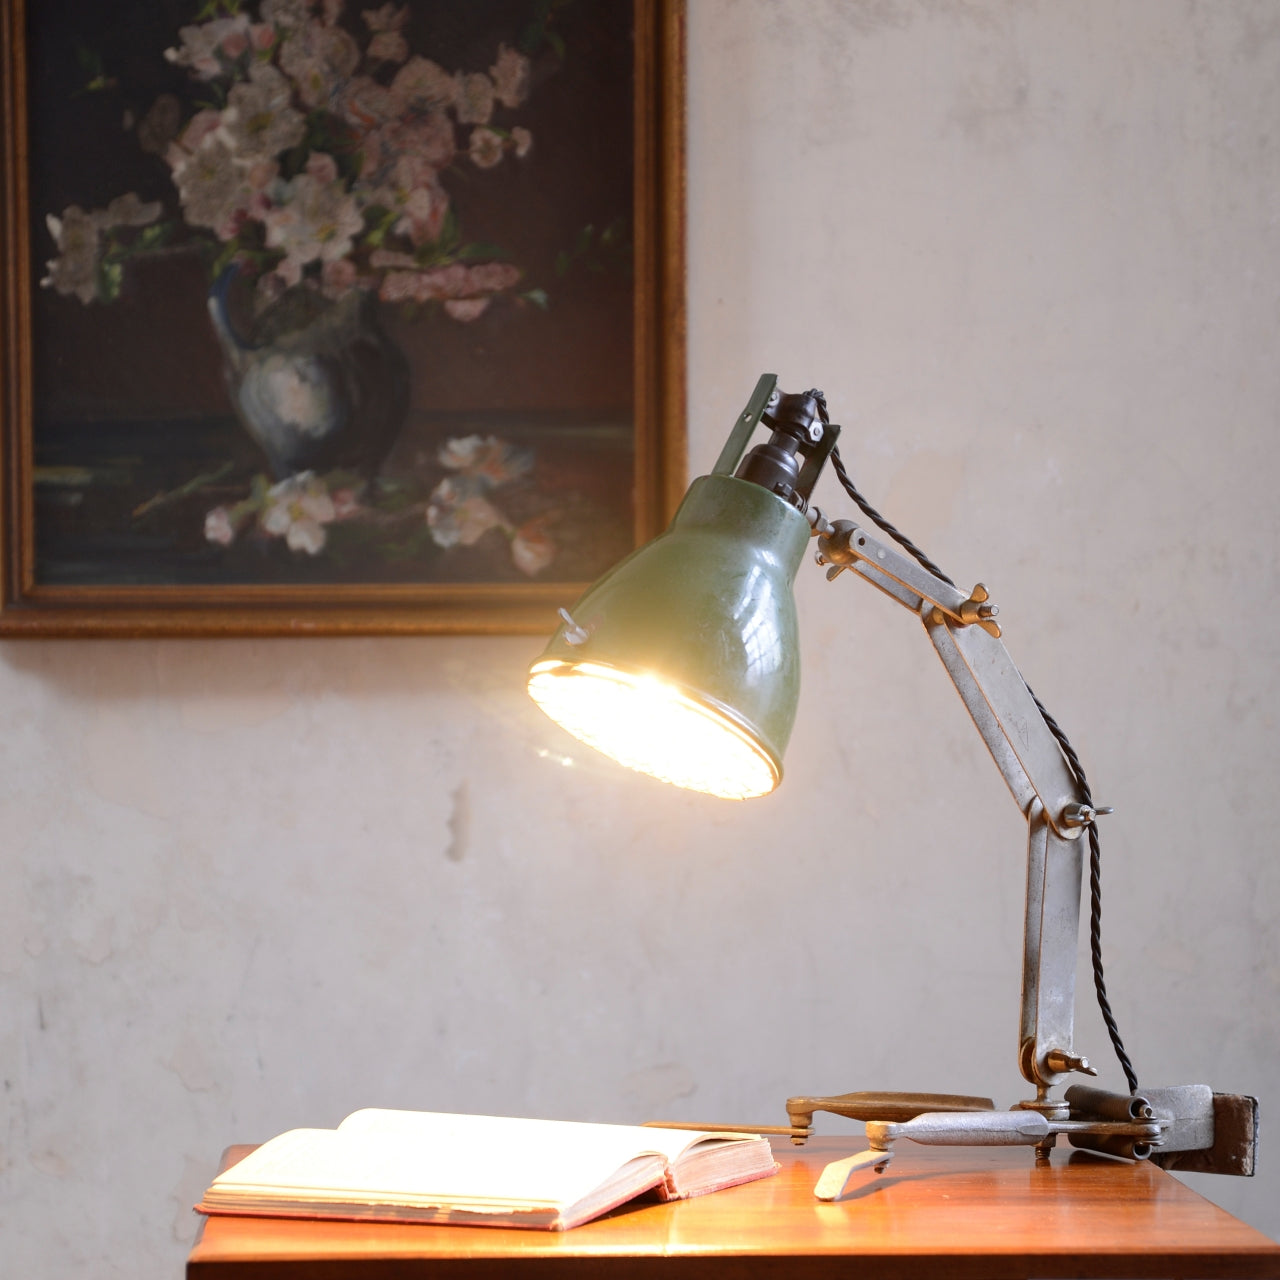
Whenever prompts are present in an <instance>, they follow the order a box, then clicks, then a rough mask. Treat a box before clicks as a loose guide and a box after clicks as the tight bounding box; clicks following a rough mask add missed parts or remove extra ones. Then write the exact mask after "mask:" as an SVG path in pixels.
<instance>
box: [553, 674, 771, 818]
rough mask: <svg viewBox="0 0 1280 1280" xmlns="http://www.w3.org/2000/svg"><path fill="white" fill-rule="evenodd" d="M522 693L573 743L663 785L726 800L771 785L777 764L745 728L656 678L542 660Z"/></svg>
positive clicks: (753, 793) (764, 790) (744, 796)
mask: <svg viewBox="0 0 1280 1280" xmlns="http://www.w3.org/2000/svg"><path fill="white" fill-rule="evenodd" d="M529 693H530V695H531V696H532V697H533V700H534V701H535V702H536V703H537V704H538V706H540V707H541V708H542V709H543V711H545V712H546V713H547V715H549V716H550V717H551V718H552V719H553V720H554V721H555V722H556V723H557V724H559V725H562V726H563V727H564V728H565V729H567V730H568V731H569V732H570V733H571V734H573V736H574V737H575V738H580V739H581V740H582V741H583V742H585V743H587V744H588V745H590V746H593V747H595V748H596V749H597V750H598V751H603V752H604V753H605V755H608V756H612V757H613V758H614V759H615V760H617V761H618V763H619V764H624V765H626V766H627V768H628V769H636V770H638V771H639V772H640V773H648V774H651V775H652V776H653V777H655V778H660V779H662V781H663V782H672V783H674V784H675V785H676V786H678V787H687V788H688V789H689V790H690V791H706V792H709V793H710V794H711V795H714V796H721V797H723V798H724V799H726V800H746V799H749V798H750V797H751V796H762V795H765V794H766V793H768V792H770V791H772V790H773V789H774V787H776V786H777V785H778V778H779V774H778V769H777V766H775V765H774V763H773V761H772V760H771V759H770V758H769V756H768V755H767V754H766V753H765V752H764V751H763V750H762V749H761V748H760V747H759V746H758V745H757V744H756V742H755V741H754V740H753V739H752V738H751V737H750V735H748V734H747V732H746V731H745V730H744V729H742V728H741V727H740V726H739V725H737V724H735V723H734V722H733V721H732V720H731V719H729V718H728V716H726V715H724V714H723V713H721V712H720V711H717V710H716V709H715V708H714V707H712V706H708V705H706V704H704V703H701V702H695V701H694V700H693V699H692V698H691V697H689V696H688V695H687V694H685V693H683V692H681V691H680V690H679V689H677V688H675V687H674V686H673V685H669V684H666V683H664V682H663V681H661V680H659V679H657V678H656V677H655V676H647V675H635V674H632V673H630V672H626V671H619V670H618V669H617V668H616V667H609V666H605V665H604V664H602V663H599V662H577V663H569V662H556V661H547V662H540V663H538V664H537V665H536V666H535V667H534V668H533V671H532V674H531V675H530V676H529Z"/></svg>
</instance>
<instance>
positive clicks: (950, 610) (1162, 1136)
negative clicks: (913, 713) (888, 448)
mask: <svg viewBox="0 0 1280 1280" xmlns="http://www.w3.org/2000/svg"><path fill="white" fill-rule="evenodd" d="M811 520H812V522H813V523H814V525H815V532H816V533H817V535H818V552H817V561H818V563H819V564H822V565H826V566H827V577H828V579H834V578H836V577H839V576H840V575H841V574H842V573H843V572H845V571H846V570H849V571H852V572H853V573H855V574H857V575H858V576H859V577H862V578H865V579H866V580H867V581H868V582H870V583H871V584H872V585H873V586H875V587H878V588H879V589H880V590H881V591H883V592H884V593H885V594H886V595H888V596H890V597H891V598H892V599H894V600H896V601H897V602H898V603H899V604H901V605H902V606H903V607H904V608H907V609H910V610H911V611H912V612H913V613H914V614H916V616H917V617H919V618H920V620H921V622H922V623H923V624H924V627H925V630H926V632H927V633H928V635H929V639H930V640H931V641H932V643H933V646H934V648H935V649H936V650H937V651H938V656H939V657H940V658H941V659H942V663H943V666H944V667H946V669H947V673H948V675H950V676H951V679H952V682H953V683H954V684H955V686H956V689H957V691H958V692H959V694H960V697H961V699H962V700H963V702H964V704H965V706H966V707H967V708H968V711H969V714H970V715H971V716H972V718H973V722H974V724H975V725H976V726H977V728H978V732H979V733H980V734H981V735H982V739H983V741H984V742H985V743H986V745H987V749H988V750H989V751H990V753H991V756H992V758H993V759H994V760H995V762H996V765H997V767H998V768H999V770H1000V773H1001V775H1002V776H1003V778H1004V780H1005V783H1006V784H1007V785H1008V787H1009V790H1010V792H1011V793H1012V795H1013V798H1014V800H1015V801H1016V802H1017V804H1018V807H1019V809H1021V811H1022V813H1023V814H1024V816H1025V817H1026V819H1027V831H1028V840H1027V891H1026V923H1025V932H1024V944H1023V965H1022V1020H1021V1033H1020V1040H1019V1055H1018V1066H1019V1069H1020V1070H1021V1072H1022V1074H1023V1076H1024V1077H1025V1078H1026V1079H1027V1080H1028V1081H1029V1082H1030V1083H1031V1084H1033V1085H1034V1086H1035V1089H1036V1096H1035V1097H1034V1098H1033V1099H1029V1100H1027V1101H1024V1102H1021V1103H1019V1104H1018V1106H1017V1107H1016V1108H1014V1110H1013V1111H1012V1112H999V1111H995V1110H993V1109H991V1106H992V1104H991V1103H990V1101H989V1100H987V1099H979V1098H967V1097H952V1096H948V1095H934V1096H932V1097H925V1096H921V1097H918V1098H917V1097H914V1096H912V1095H907V1094H845V1095H841V1096H840V1097H835V1098H814V1097H795V1098H790V1099H788V1102H787V1110H788V1113H789V1116H790V1119H791V1123H792V1125H793V1126H795V1129H793V1133H797V1132H803V1131H804V1130H806V1129H807V1128H808V1126H810V1125H811V1123H812V1116H813V1112H814V1111H817V1110H830V1111H835V1112H837V1113H839V1114H843V1115H848V1116H853V1117H855V1118H858V1119H864V1120H867V1121H868V1122H869V1123H868V1125H867V1136H868V1140H869V1142H870V1145H871V1149H870V1150H869V1151H866V1152H862V1153H860V1154H858V1155H855V1156H851V1157H849V1158H847V1159H845V1160H841V1161H837V1162H835V1163H834V1164H832V1165H830V1166H828V1167H827V1169H826V1170H825V1171H824V1173H823V1175H822V1177H821V1179H820V1180H819V1182H818V1186H817V1188H816V1189H815V1194H816V1195H817V1196H818V1198H819V1199H835V1198H837V1197H838V1196H839V1195H840V1194H841V1193H842V1191H843V1188H844V1185H845V1182H846V1180H847V1179H848V1177H849V1176H850V1174H852V1173H853V1172H855V1171H856V1170H858V1169H863V1168H868V1167H873V1166H874V1167H875V1168H876V1170H877V1171H879V1170H882V1169H883V1168H884V1167H885V1165H886V1164H887V1163H888V1161H889V1159H890V1157H891V1155H892V1149H893V1142H894V1140H895V1139H898V1138H910V1139H912V1140H914V1141H916V1142H924V1143H943V1144H952V1143H958V1144H965V1145H967V1144H979V1145H985V1144H992V1143H994V1144H1001V1145H1003V1144H1025V1145H1028V1146H1035V1148H1036V1152H1037V1155H1038V1156H1039V1157H1041V1158H1042V1159H1046V1158H1047V1157H1048V1153H1049V1150H1050V1148H1051V1147H1052V1146H1053V1145H1054V1142H1055V1140H1056V1139H1057V1137H1058V1136H1060V1135H1062V1136H1066V1137H1068V1138H1069V1139H1070V1141H1071V1143H1072V1145H1074V1146H1079V1147H1085V1148H1089V1149H1093V1150H1099V1151H1106V1152H1108V1153H1110V1154H1113V1155H1122V1156H1127V1157H1130V1158H1137V1159H1142V1158H1145V1157H1147V1156H1151V1157H1152V1158H1153V1159H1154V1160H1156V1161H1157V1162H1158V1163H1161V1164H1163V1165H1164V1166H1165V1167H1166V1168H1186V1169H1195V1170H1198V1171H1203V1172H1213V1173H1236V1174H1246V1175H1247V1174H1250V1173H1252V1172H1253V1160H1254V1150H1255V1147H1256V1142H1257V1102H1256V1100H1255V1099H1253V1098H1251V1097H1248V1096H1246V1095H1235V1094H1215V1093H1213V1091H1212V1090H1211V1089H1210V1088H1209V1087H1208V1086H1207V1085H1177V1086H1171V1087H1165V1088H1161V1089H1146V1090H1143V1092H1142V1094H1141V1095H1137V1094H1135V1095H1133V1096H1129V1095H1122V1094H1112V1093H1107V1092H1105V1091H1103V1090H1100V1089H1096V1088H1091V1087H1087V1086H1082V1085H1074V1086H1073V1087H1072V1088H1070V1089H1068V1090H1067V1091H1066V1095H1065V1096H1064V1097H1055V1096H1054V1094H1053V1089H1054V1086H1056V1085H1058V1084H1059V1083H1060V1082H1062V1081H1063V1079H1064V1078H1065V1077H1066V1076H1068V1075H1069V1074H1070V1073H1072V1072H1079V1073H1082V1074H1085V1075H1095V1074H1096V1072H1095V1071H1094V1070H1093V1068H1092V1067H1091V1066H1090V1064H1089V1061H1088V1059H1087V1058H1084V1057H1083V1056H1080V1055H1077V1054H1076V1052H1075V1049H1074V1045H1073V1035H1074V1016H1075V975H1076V956H1077V943H1078V932H1079V919H1080V891H1081V881H1082V878H1083V856H1082V849H1081V845H1082V840H1081V836H1082V834H1083V833H1084V832H1085V831H1086V830H1087V829H1088V827H1089V826H1090V824H1092V823H1093V822H1094V821H1095V820H1096V818H1097V817H1098V816H1099V815H1100V814H1102V813H1106V812H1109V810H1106V809H1095V808H1094V807H1093V806H1092V805H1091V804H1090V803H1089V802H1088V799H1087V791H1084V789H1083V788H1082V787H1081V785H1080V783H1079V782H1078V780H1077V778H1076V775H1075V773H1074V772H1073V770H1072V768H1071V766H1070V765H1069V763H1068V760H1067V758H1066V756H1065V755H1064V753H1063V749H1062V747H1061V746H1060V744H1059V741H1058V738H1057V736H1056V735H1055V733H1054V731H1053V729H1051V728H1050V725H1049V723H1048V721H1047V719H1046V716H1045V714H1044V713H1043V711H1042V709H1041V707H1040V705H1039V703H1038V702H1037V700H1036V698H1035V696H1034V695H1033V694H1032V692H1031V690H1030V689H1029V688H1028V686H1027V684H1026V681H1025V680H1023V678H1022V676H1021V674H1020V673H1019V671H1018V668H1017V667H1016V666H1015V665H1014V663H1013V660H1012V659H1011V658H1010V656H1009V653H1008V650H1007V649H1006V648H1005V647H1004V644H1003V642H1002V640H1001V635H1000V627H999V624H998V623H997V622H996V621H995V619H996V616H997V613H998V610H997V608H996V606H995V605H993V604H992V603H990V600H989V597H988V595H987V591H986V588H985V587H984V586H982V585H981V584H979V585H978V586H976V587H975V588H974V589H973V591H972V592H970V593H969V595H967V596H966V595H965V594H964V592H962V591H960V590H958V589H957V588H956V587H955V586H954V585H952V584H951V583H950V582H948V581H946V580H945V579H943V578H941V577H939V576H937V575H936V574H934V573H932V572H930V571H929V570H928V569H925V568H924V567H923V566H922V565H920V564H919V563H917V562H916V561H915V560H913V559H911V558H910V557H909V556H906V555H904V554H903V553H902V552H901V551H900V550H898V548H896V547H894V546H891V545H889V544H886V543H884V542H881V541H880V540H879V539H877V538H875V537H873V536H872V535H871V534H869V533H868V532H867V531H866V530H865V529H863V528H862V527H861V526H859V525H857V524H855V523H853V522H852V521H848V520H838V521H836V522H835V523H834V524H831V523H829V522H828V521H826V519H825V517H823V516H822V515H821V514H820V513H817V512H813V513H812V514H811ZM803 1140H804V1139H803V1137H793V1141H797V1142H803Z"/></svg>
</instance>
